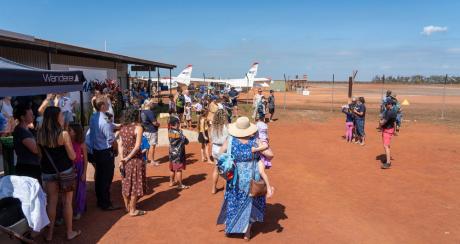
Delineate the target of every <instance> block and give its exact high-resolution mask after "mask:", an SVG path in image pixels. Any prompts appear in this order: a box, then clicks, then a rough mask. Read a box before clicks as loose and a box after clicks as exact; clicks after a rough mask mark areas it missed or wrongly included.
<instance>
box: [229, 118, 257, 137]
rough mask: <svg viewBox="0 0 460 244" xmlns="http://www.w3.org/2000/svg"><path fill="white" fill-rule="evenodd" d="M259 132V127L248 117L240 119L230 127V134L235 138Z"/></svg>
mask: <svg viewBox="0 0 460 244" xmlns="http://www.w3.org/2000/svg"><path fill="white" fill-rule="evenodd" d="M256 132H257V126H256V125H255V124H253V123H251V122H249V118H248V117H240V118H238V119H237V120H236V121H235V122H234V123H231V124H230V125H229V126H228V133H229V134H230V135H231V136H234V137H247V136H250V135H252V134H254V133H256Z"/></svg>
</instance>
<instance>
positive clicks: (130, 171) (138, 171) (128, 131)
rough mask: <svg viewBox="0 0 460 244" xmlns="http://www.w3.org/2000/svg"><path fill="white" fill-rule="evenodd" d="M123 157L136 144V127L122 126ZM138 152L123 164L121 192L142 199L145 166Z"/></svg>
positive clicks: (140, 153) (144, 185) (144, 188)
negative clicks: (123, 173)
mask: <svg viewBox="0 0 460 244" xmlns="http://www.w3.org/2000/svg"><path fill="white" fill-rule="evenodd" d="M120 135H121V144H122V147H123V157H126V156H128V155H129V154H130V153H131V151H132V150H133V148H134V146H135V144H136V126H135V125H127V126H123V127H122V128H121V130H120ZM142 156H143V155H142V152H141V151H140V150H139V151H138V152H137V153H136V154H135V155H134V156H133V157H132V158H131V159H130V160H129V161H127V162H126V163H125V177H123V178H122V181H121V184H122V188H121V192H122V194H123V195H124V196H129V197H130V196H131V195H132V194H135V195H136V196H138V197H142V196H143V195H144V193H145V192H146V188H147V184H146V172H145V164H144V161H143V157H142Z"/></svg>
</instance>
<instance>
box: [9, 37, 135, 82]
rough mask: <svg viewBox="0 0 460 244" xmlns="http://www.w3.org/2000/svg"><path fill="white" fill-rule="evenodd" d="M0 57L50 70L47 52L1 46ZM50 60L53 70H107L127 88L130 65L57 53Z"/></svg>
mask: <svg viewBox="0 0 460 244" xmlns="http://www.w3.org/2000/svg"><path fill="white" fill-rule="evenodd" d="M0 57H3V58H6V59H9V60H12V61H14V62H17V63H20V64H25V65H28V66H31V67H35V68H41V69H48V53H47V52H45V51H38V50H30V49H24V48H14V47H7V46H0ZM50 58H51V64H52V68H53V69H60V70H63V69H65V70H67V69H66V68H65V66H72V67H75V66H77V67H87V68H90V69H91V68H96V69H107V73H108V78H109V79H116V80H118V81H119V82H120V84H121V86H122V88H124V89H125V88H127V83H128V81H127V73H128V64H124V63H118V62H113V61H107V60H100V59H95V58H87V57H78V56H71V55H65V54H57V53H51V55H50Z"/></svg>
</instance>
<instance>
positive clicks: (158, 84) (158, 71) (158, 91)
mask: <svg viewBox="0 0 460 244" xmlns="http://www.w3.org/2000/svg"><path fill="white" fill-rule="evenodd" d="M157 76H158V78H157V97H158V102H160V90H159V88H160V67H157Z"/></svg>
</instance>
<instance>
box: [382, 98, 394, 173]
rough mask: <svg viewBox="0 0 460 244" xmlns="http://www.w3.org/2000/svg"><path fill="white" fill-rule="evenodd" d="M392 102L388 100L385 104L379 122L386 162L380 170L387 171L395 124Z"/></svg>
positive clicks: (389, 163) (389, 164)
mask: <svg viewBox="0 0 460 244" xmlns="http://www.w3.org/2000/svg"><path fill="white" fill-rule="evenodd" d="M393 103H394V102H393V101H392V100H388V101H387V102H386V103H385V112H384V113H383V117H382V119H381V120H380V127H381V128H382V141H383V148H384V149H385V155H386V161H385V163H382V166H381V168H382V169H389V168H390V166H391V155H390V142H391V138H392V137H393V134H394V132H395V124H396V112H395V111H394V110H393V105H394V104H393Z"/></svg>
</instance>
